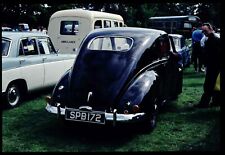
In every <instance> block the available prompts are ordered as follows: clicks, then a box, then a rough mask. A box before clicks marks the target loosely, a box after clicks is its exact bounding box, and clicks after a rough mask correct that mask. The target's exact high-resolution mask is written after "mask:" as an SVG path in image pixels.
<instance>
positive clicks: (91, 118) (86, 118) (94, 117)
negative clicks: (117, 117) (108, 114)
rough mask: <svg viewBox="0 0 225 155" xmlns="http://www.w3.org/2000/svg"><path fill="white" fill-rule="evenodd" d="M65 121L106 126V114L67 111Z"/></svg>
mask: <svg viewBox="0 0 225 155" xmlns="http://www.w3.org/2000/svg"><path fill="white" fill-rule="evenodd" d="M65 119H66V120H72V121H80V122H89V123H98V124H105V113H104V112H101V111H82V110H78V109H66V111H65Z"/></svg>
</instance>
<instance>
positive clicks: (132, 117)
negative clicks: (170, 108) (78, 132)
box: [45, 104, 145, 122]
mask: <svg viewBox="0 0 225 155" xmlns="http://www.w3.org/2000/svg"><path fill="white" fill-rule="evenodd" d="M45 109H46V110H47V111H48V112H49V113H53V114H57V115H65V108H61V107H59V108H57V107H55V106H51V105H50V104H47V106H46V107H45ZM143 116H145V113H144V112H142V113H136V114H117V113H116V112H114V113H107V112H106V113H105V119H106V121H113V122H133V121H137V120H140V119H142V118H143Z"/></svg>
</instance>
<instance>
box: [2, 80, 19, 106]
mask: <svg viewBox="0 0 225 155" xmlns="http://www.w3.org/2000/svg"><path fill="white" fill-rule="evenodd" d="M21 99H22V92H21V90H20V87H19V86H18V85H17V84H10V85H9V86H8V88H7V90H6V103H7V106H8V107H9V108H13V107H16V106H17V105H18V104H19V103H20V101H21Z"/></svg>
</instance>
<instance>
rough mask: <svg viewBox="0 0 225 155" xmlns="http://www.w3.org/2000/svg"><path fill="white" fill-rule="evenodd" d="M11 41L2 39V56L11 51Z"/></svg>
mask: <svg viewBox="0 0 225 155" xmlns="http://www.w3.org/2000/svg"><path fill="white" fill-rule="evenodd" d="M9 45H10V41H9V40H5V39H2V56H7V55H8V52H9Z"/></svg>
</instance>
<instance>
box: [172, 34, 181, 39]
mask: <svg viewBox="0 0 225 155" xmlns="http://www.w3.org/2000/svg"><path fill="white" fill-rule="evenodd" d="M169 36H172V37H177V38H182V37H183V35H181V34H169Z"/></svg>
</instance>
